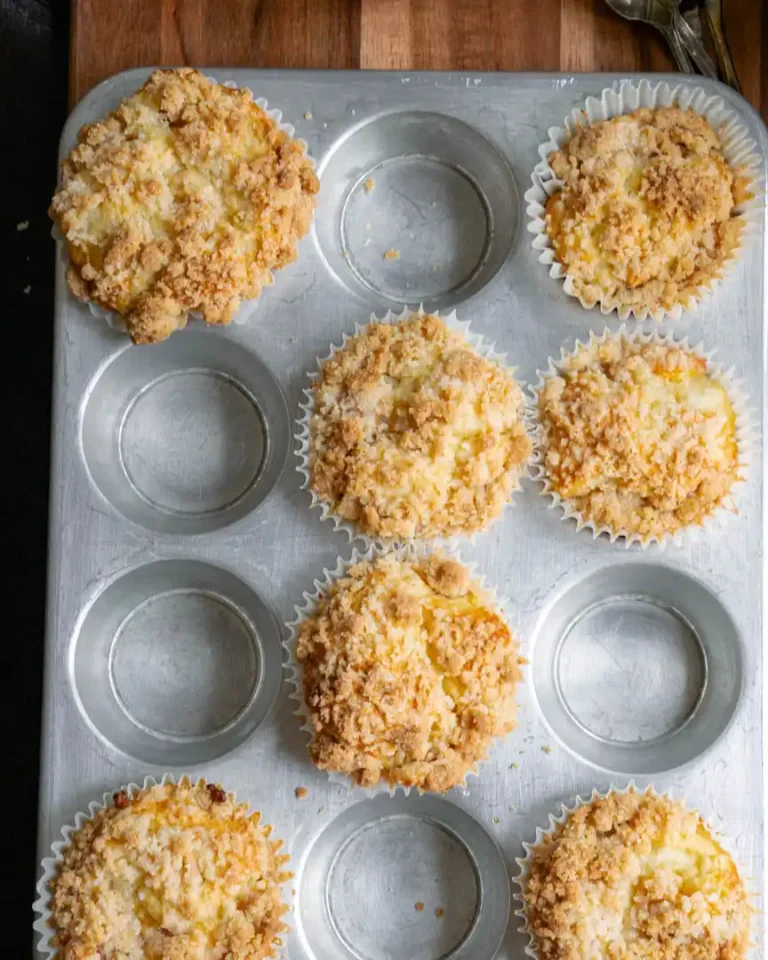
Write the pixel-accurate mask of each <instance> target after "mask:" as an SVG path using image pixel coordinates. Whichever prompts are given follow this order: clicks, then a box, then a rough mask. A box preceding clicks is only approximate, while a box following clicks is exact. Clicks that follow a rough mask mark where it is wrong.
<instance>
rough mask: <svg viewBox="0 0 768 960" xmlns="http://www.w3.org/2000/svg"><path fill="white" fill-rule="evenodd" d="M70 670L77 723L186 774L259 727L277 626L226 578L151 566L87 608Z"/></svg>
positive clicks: (271, 682)
mask: <svg viewBox="0 0 768 960" xmlns="http://www.w3.org/2000/svg"><path fill="white" fill-rule="evenodd" d="M69 668H70V679H71V682H72V687H73V692H74V694H75V698H76V700H77V703H78V705H79V707H80V709H81V711H82V713H83V715H84V717H85V719H86V721H87V722H88V724H89V725H90V726H91V728H92V729H93V730H94V732H95V733H96V734H97V735H98V736H99V737H101V738H102V739H103V740H104V741H106V742H107V744H108V745H109V746H110V747H112V748H113V749H115V750H118V751H120V752H121V753H123V754H127V755H128V756H131V757H134V758H135V759H137V760H140V761H142V762H143V763H146V764H151V765H154V766H162V767H178V766H181V767H190V766H192V765H194V764H197V763H205V762H208V761H211V760H214V759H216V758H217V757H220V756H222V755H224V754H226V753H229V752H230V751H232V750H234V749H236V748H237V747H238V746H240V745H241V744H242V743H243V742H244V741H245V740H247V739H248V737H250V736H251V735H252V734H253V733H254V732H255V731H256V729H257V728H258V727H259V726H260V725H261V724H262V723H263V722H264V720H265V718H266V717H267V715H268V714H269V711H270V709H271V707H272V704H273V703H274V700H275V697H276V696H277V693H278V691H279V689H280V682H281V650H280V628H279V625H278V622H277V620H276V619H275V617H274V615H273V614H272V612H271V610H270V609H269V607H268V605H267V603H266V602H265V601H264V600H263V599H262V597H260V596H259V595H258V594H257V593H256V592H255V591H254V590H252V589H251V588H250V587H249V586H248V585H247V584H246V583H244V582H243V581H242V580H240V579H239V578H238V577H236V576H235V575H234V574H232V573H230V572H228V571H226V570H223V569H221V568H219V567H214V566H211V565H210V564H207V563H201V562H199V561H197V560H158V561H156V562H154V563H148V564H145V565H143V566H140V567H136V568H134V569H133V570H130V571H128V572H125V573H123V574H121V575H120V576H118V577H117V578H116V579H114V580H112V582H111V583H110V584H109V585H108V586H107V587H105V588H104V589H103V590H102V591H101V592H100V593H99V594H98V595H97V596H96V598H95V599H94V600H93V601H92V603H91V604H90V605H89V606H88V607H87V608H86V610H85V612H84V614H83V615H82V616H81V619H80V622H79V625H78V627H77V630H76V633H75V637H74V640H73V644H72V648H71V652H70V658H69Z"/></svg>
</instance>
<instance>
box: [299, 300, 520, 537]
mask: <svg viewBox="0 0 768 960" xmlns="http://www.w3.org/2000/svg"><path fill="white" fill-rule="evenodd" d="M314 389H315V410H314V415H313V417H312V421H311V425H310V443H309V457H310V470H311V486H312V490H313V491H314V492H315V493H316V494H317V496H318V497H320V499H322V500H325V501H326V502H327V503H329V504H330V505H331V507H332V509H333V510H334V512H335V513H337V514H338V515H339V516H340V517H343V518H344V519H345V520H350V521H352V522H354V523H356V524H358V525H359V526H360V527H361V528H362V529H363V530H364V531H366V532H367V533H369V534H373V535H375V536H380V537H384V538H411V537H427V538H428V537H439V536H452V535H455V534H467V533H473V532H475V531H477V530H481V529H483V528H484V527H486V526H487V525H488V524H489V523H490V522H491V520H493V519H494V518H495V517H497V516H498V515H499V514H500V513H501V511H502V509H503V508H504V505H505V504H506V503H507V501H508V500H509V498H510V496H511V494H512V491H513V489H514V487H515V485H516V484H517V481H518V478H519V477H520V474H521V473H522V471H523V468H524V465H525V463H526V461H527V459H528V456H529V454H530V450H531V444H530V441H529V439H528V436H527V435H526V432H525V428H524V426H523V422H522V406H523V398H522V393H521V391H520V389H519V387H518V386H517V384H516V383H515V382H514V380H513V379H512V378H511V376H509V374H508V373H507V372H506V371H505V370H504V369H503V368H502V367H500V366H499V365H498V364H496V363H494V362H492V361H490V360H486V359H485V358H483V357H481V356H479V355H478V354H477V353H475V352H474V350H472V348H471V347H470V346H469V344H468V343H467V341H466V340H465V338H464V337H463V336H462V335H461V333H459V332H457V331H455V330H451V329H450V328H449V327H448V326H447V325H446V324H445V323H444V322H443V321H442V320H441V319H440V318H439V317H436V316H431V315H429V314H425V315H421V316H419V315H415V314H412V315H410V316H409V317H407V318H406V319H404V320H402V321H400V322H398V323H372V324H369V325H368V326H367V327H366V328H365V329H364V330H363V331H362V332H361V333H360V334H358V335H357V336H355V337H353V338H351V339H350V340H348V341H347V343H346V344H345V346H344V348H343V349H342V350H340V351H339V352H338V353H336V354H335V355H334V356H333V357H331V358H330V359H329V360H326V361H325V363H324V364H323V366H322V369H321V372H320V377H319V379H318V381H317V384H316V386H315V388H314Z"/></svg>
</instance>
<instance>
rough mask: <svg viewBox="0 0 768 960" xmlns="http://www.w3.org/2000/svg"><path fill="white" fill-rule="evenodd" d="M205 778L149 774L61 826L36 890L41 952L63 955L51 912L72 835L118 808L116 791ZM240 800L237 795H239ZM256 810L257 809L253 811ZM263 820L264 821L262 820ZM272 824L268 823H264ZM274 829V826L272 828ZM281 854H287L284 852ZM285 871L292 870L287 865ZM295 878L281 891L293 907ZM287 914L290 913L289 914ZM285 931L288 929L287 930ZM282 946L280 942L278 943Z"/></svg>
mask: <svg viewBox="0 0 768 960" xmlns="http://www.w3.org/2000/svg"><path fill="white" fill-rule="evenodd" d="M201 779H203V778H201V777H197V776H195V777H193V776H190V775H189V774H181V775H179V776H176V775H174V774H170V773H166V774H164V775H163V777H162V778H161V779H160V780H158V779H156V778H155V777H145V778H144V782H143V784H142V785H141V786H140V785H139V784H137V783H129V784H127V785H126V786H122V787H118V788H117V789H116V790H111V791H109V792H107V793H105V794H104V795H103V797H102V799H101V801H99V800H92V801H91V802H90V803H89V804H88V812H87V813H85V812H81V813H76V814H75V817H74V822H73V823H71V824H66V825H65V826H63V827H62V828H61V837H62V839H61V840H54V842H53V843H52V844H51V854H52V855H51V856H50V857H45V858H44V859H43V862H42V876H41V877H40V879H39V880H38V881H37V884H36V886H35V891H36V893H37V899H36V900H35V902H34V903H33V904H32V910H33V911H34V912H35V914H36V915H37V916H36V919H35V921H34V923H33V924H32V929H33V930H34V931H35V933H36V934H37V935H38V940H37V944H36V946H37V949H38V951H39V952H40V953H41V954H44V955H45V956H47V957H49V958H51V960H52V958H54V957H57V956H58V955H59V949H58V947H57V946H55V945H53V944H52V943H51V940H52V939H53V937H55V935H56V929H55V927H54V925H53V922H52V921H53V914H52V911H51V882H52V881H53V879H54V877H55V876H56V872H57V870H58V869H59V866H60V865H61V863H62V860H63V854H64V851H65V850H66V849H67V848H68V847H69V846H70V844H71V842H72V836H73V835H74V834H76V833H78V831H80V830H82V828H83V825H84V824H85V823H86V822H87V821H88V820H92V819H93V818H94V817H95V816H96V814H97V813H98V812H99V811H100V810H106V809H107V808H108V807H114V805H115V800H114V798H115V794H118V793H123V792H124V793H126V794H127V795H128V797H134V796H135V795H136V794H137V793H139V792H140V791H142V790H147V789H148V788H149V787H155V786H158V785H160V786H163V785H164V784H166V783H172V784H178V783H181V781H182V780H189V782H190V783H191V784H193V785H194V784H196V783H198V782H199V781H200V780H201ZM205 780H206V783H215V781H212V780H209V779H207V778H205ZM227 793H229V794H232V795H233V796H234V791H231V790H229V791H227ZM235 800H236V798H235ZM252 812H254V813H255V812H256V811H252ZM259 822H260V823H261V822H262V821H261V820H260V821H259ZM264 826H265V827H266V826H268V825H267V824H265V825H264ZM270 830H271V828H270ZM281 855H285V854H284V852H283V853H281ZM285 873H289V871H288V869H287V864H286V870H285ZM291 881H292V876H289V877H288V878H287V879H285V880H284V881H283V882H282V883H281V884H280V892H281V897H282V899H283V902H284V903H285V904H286V905H287V906H288V907H289V908H290V905H291V901H292V896H291ZM286 916H287V914H286ZM284 932H285V931H284ZM278 945H279V944H278Z"/></svg>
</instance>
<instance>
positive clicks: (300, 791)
mask: <svg viewBox="0 0 768 960" xmlns="http://www.w3.org/2000/svg"><path fill="white" fill-rule="evenodd" d="M293 792H294V795H295V796H296V799H297V800H304V799H306V798H307V797H308V796H309V790H307V788H306V787H296V789H295V790H294V791H293Z"/></svg>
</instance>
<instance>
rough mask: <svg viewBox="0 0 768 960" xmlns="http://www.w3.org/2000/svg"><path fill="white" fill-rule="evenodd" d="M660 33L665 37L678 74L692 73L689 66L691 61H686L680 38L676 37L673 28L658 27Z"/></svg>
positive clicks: (686, 55)
mask: <svg viewBox="0 0 768 960" xmlns="http://www.w3.org/2000/svg"><path fill="white" fill-rule="evenodd" d="M659 29H660V30H661V32H662V33H663V34H664V36H665V37H666V40H667V43H668V44H669V49H670V50H671V51H672V56H673V57H674V58H675V63H676V64H677V69H678V70H679V71H680V73H694V69H693V67H692V66H691V61H690V60H689V59H688V54H687V53H686V52H685V47H684V46H683V44H682V41H681V40H680V37H679V36H678V35H677V31H676V30H675V29H674V27H671V26H670V27H659Z"/></svg>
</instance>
